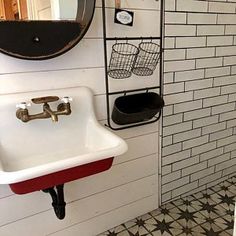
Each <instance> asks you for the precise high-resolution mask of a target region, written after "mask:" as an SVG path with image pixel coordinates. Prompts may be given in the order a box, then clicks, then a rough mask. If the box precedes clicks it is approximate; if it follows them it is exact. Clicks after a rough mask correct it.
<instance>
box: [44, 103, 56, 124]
mask: <svg viewBox="0 0 236 236" xmlns="http://www.w3.org/2000/svg"><path fill="white" fill-rule="evenodd" d="M43 111H44V112H45V113H46V114H47V115H49V116H51V119H52V121H53V122H58V116H57V115H56V114H55V113H54V112H53V111H52V110H51V108H50V106H49V105H48V104H47V103H45V104H44V105H43Z"/></svg>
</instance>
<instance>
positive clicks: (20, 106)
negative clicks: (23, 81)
mask: <svg viewBox="0 0 236 236" xmlns="http://www.w3.org/2000/svg"><path fill="white" fill-rule="evenodd" d="M30 106H31V103H29V102H28V103H26V102H21V103H19V104H16V108H20V109H27V107H30Z"/></svg>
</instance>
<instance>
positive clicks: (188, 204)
mask: <svg viewBox="0 0 236 236" xmlns="http://www.w3.org/2000/svg"><path fill="white" fill-rule="evenodd" d="M235 203H236V177H233V178H231V179H229V180H227V181H225V182H223V183H221V184H218V185H217V186H215V187H212V188H210V189H208V190H204V191H202V192H199V193H196V194H194V195H191V196H188V197H185V198H181V199H178V200H176V201H173V202H171V203H167V204H165V205H163V206H161V207H160V209H157V210H154V211H152V212H149V213H148V214H145V215H143V216H141V217H138V218H136V219H134V220H131V221H129V222H126V223H124V224H122V225H119V226H117V227H115V228H113V229H110V230H108V231H107V232H104V233H102V234H100V235H98V236H170V235H172V236H175V235H176V236H177V235H180V236H190V235H193V236H232V235H233V226H234V208H235Z"/></svg>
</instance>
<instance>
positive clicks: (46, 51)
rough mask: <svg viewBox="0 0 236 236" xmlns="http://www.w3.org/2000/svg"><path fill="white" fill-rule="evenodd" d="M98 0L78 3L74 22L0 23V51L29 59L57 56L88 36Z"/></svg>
mask: <svg viewBox="0 0 236 236" xmlns="http://www.w3.org/2000/svg"><path fill="white" fill-rule="evenodd" d="M95 3H96V0H78V10H77V16H76V20H75V21H0V52H2V53H4V54H7V55H9V56H12V57H16V58H21V59H26V60H45V59H50V58H54V57H57V56H59V55H61V54H63V53H65V52H67V51H68V50H70V49H71V48H73V47H74V46H75V45H76V44H77V43H78V42H79V41H80V40H81V39H82V38H83V37H84V35H85V34H86V32H87V30H88V28H89V26H90V24H91V22H92V19H93V16H94V11H95Z"/></svg>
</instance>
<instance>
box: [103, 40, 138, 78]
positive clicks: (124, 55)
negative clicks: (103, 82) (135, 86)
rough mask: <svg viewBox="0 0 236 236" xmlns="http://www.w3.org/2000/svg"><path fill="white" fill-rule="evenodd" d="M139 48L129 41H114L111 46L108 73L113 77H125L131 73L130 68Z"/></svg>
mask: <svg viewBox="0 0 236 236" xmlns="http://www.w3.org/2000/svg"><path fill="white" fill-rule="evenodd" d="M138 53H139V49H138V48H137V47H136V46H135V45H132V44H130V43H116V44H114V45H113V46H112V53H111V59H110V63H109V68H108V75H109V76H110V77H112V78H114V79H125V78H128V77H130V76H131V75H132V68H133V66H134V63H135V61H136V58H137V55H138Z"/></svg>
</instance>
